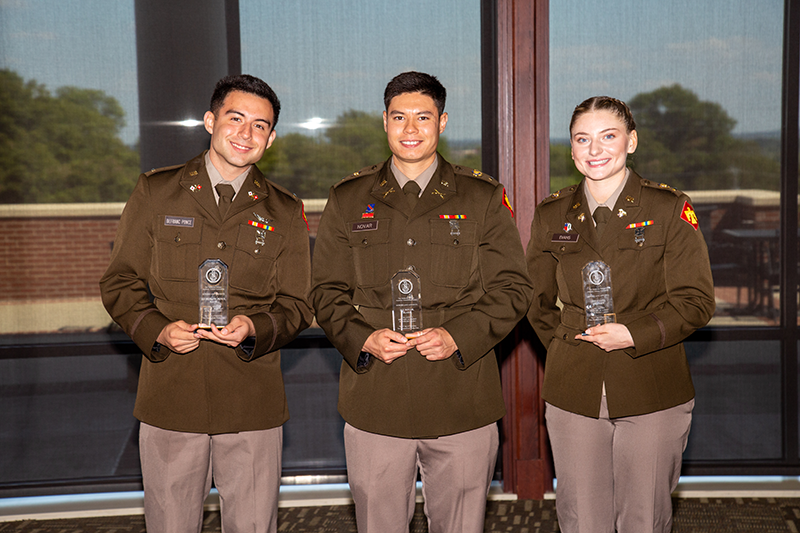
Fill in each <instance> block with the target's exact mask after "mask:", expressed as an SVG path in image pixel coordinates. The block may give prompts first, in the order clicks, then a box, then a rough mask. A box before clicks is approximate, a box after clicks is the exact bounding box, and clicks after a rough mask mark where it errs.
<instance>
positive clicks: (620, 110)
mask: <svg viewBox="0 0 800 533" xmlns="http://www.w3.org/2000/svg"><path fill="white" fill-rule="evenodd" d="M600 110H604V111H610V112H612V113H613V114H615V115H617V116H618V117H619V118H620V119H621V120H622V122H624V123H625V128H626V129H627V130H628V131H627V132H628V133H630V132H632V131H633V130H635V129H636V122H635V121H634V120H633V114H632V113H631V110H630V108H629V107H628V104H626V103H625V102H623V101H622V100H618V99H616V98H612V97H610V96H592V97H591V98H588V99H586V100H584V101H583V102H581V103H580V104H578V105H577V106H576V107H575V110H574V111H573V112H572V120H570V122H569V131H570V132H572V126H574V125H575V121H576V120H578V117H580V116H581V115H583V114H585V113H589V112H590V111H600Z"/></svg>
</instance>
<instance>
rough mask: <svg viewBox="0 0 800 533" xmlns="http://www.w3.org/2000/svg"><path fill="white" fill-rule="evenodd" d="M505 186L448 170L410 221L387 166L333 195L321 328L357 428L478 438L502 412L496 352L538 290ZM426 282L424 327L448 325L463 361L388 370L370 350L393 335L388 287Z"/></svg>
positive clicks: (320, 291) (324, 236) (325, 220)
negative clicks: (387, 333)
mask: <svg viewBox="0 0 800 533" xmlns="http://www.w3.org/2000/svg"><path fill="white" fill-rule="evenodd" d="M506 205H507V199H505V193H504V188H503V186H502V185H500V184H499V183H498V182H497V181H496V180H494V179H493V178H491V177H488V176H485V175H483V174H481V173H480V172H478V171H473V170H472V169H467V168H462V167H459V166H452V165H451V164H450V163H448V162H447V161H445V160H444V159H443V158H442V157H441V156H439V164H438V167H437V170H436V172H435V173H434V175H433V176H432V178H431V181H430V183H429V184H428V186H427V187H426V189H425V191H424V192H423V194H422V196H421V198H420V200H419V202H418V204H417V206H416V207H415V208H414V210H413V212H409V211H410V209H409V208H408V207H407V203H406V199H405V197H404V194H403V191H402V190H401V189H400V187H399V186H398V184H397V181H396V179H395V178H394V175H393V173H392V171H391V166H390V162H389V161H386V162H384V163H383V164H380V165H375V166H373V167H369V168H366V169H363V170H361V171H359V172H356V173H355V174H353V175H352V176H350V177H348V178H345V179H344V180H342V181H341V182H339V183H338V184H336V185H335V186H333V187H332V188H331V191H330V196H329V198H328V203H327V205H326V207H325V212H324V213H323V215H322V219H321V221H320V227H319V233H318V236H317V241H316V245H315V249H314V266H313V274H312V300H313V302H314V306H315V309H316V316H317V322H318V323H319V324H320V326H321V327H322V328H323V329H324V330H325V333H326V334H327V335H328V338H329V339H330V340H331V342H332V343H333V345H334V346H335V347H336V348H337V349H338V350H339V352H341V353H342V355H343V357H344V361H343V363H342V368H341V372H340V382H339V412H340V413H341V414H342V416H343V417H344V419H345V420H346V421H347V422H348V423H350V424H351V425H353V426H354V427H356V428H359V429H361V430H364V431H369V432H372V433H378V434H383V435H390V436H396V437H406V438H424V437H438V436H442V435H452V434H455V433H460V432H463V431H467V430H471V429H475V428H479V427H482V426H485V425H487V424H490V423H492V422H495V421H496V420H498V419H500V418H501V417H502V416H503V415H504V414H505V406H504V404H503V397H502V392H501V389H500V376H499V371H498V366H497V360H496V357H495V354H494V346H495V345H496V344H497V343H498V342H499V341H501V340H502V339H503V338H504V337H505V336H506V335H507V334H508V333H509V332H510V331H511V330H512V329H513V328H514V326H515V325H516V324H517V322H518V321H519V320H520V318H522V316H524V314H525V311H526V310H527V307H528V304H529V302H530V292H531V286H530V281H529V279H528V275H527V272H526V269H525V261H524V252H523V249H522V245H521V243H520V238H519V232H518V231H517V229H516V226H515V225H514V221H513V218H512V216H513V215H512V213H511V210H510V208H509V207H506ZM408 268H413V270H414V271H415V272H416V273H417V274H419V276H420V279H421V293H422V296H421V301H422V307H423V319H422V320H423V328H430V327H436V326H442V327H443V328H445V329H446V330H447V331H448V332H449V333H450V334H451V335H452V337H453V339H454V340H455V342H456V344H457V345H458V348H459V351H460V354H454V355H453V356H452V357H450V358H449V359H447V360H444V361H428V360H426V359H425V358H424V357H423V356H422V355H420V353H419V352H418V351H417V350H416V349H411V350H409V351H408V353H406V355H404V356H403V357H400V358H398V359H396V360H395V361H393V362H392V364H390V365H387V364H385V363H383V362H382V361H380V360H377V359H376V358H374V357H373V358H371V360H370V362H369V364H368V365H367V366H365V367H363V366H359V363H358V361H359V356H360V353H361V348H362V347H363V345H364V342H365V341H366V340H367V337H369V336H370V334H372V333H373V332H374V331H376V330H378V329H382V328H389V329H391V327H392V287H391V283H390V279H391V277H392V276H393V275H394V274H395V273H396V272H397V271H399V270H403V269H408Z"/></svg>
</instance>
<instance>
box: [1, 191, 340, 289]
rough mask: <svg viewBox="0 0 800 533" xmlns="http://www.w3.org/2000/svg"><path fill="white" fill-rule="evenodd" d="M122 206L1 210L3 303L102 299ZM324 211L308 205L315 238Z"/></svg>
mask: <svg viewBox="0 0 800 533" xmlns="http://www.w3.org/2000/svg"><path fill="white" fill-rule="evenodd" d="M123 206H124V204H65V205H38V206H37V205H34V206H0V250H2V252H0V257H1V258H2V259H0V265H1V268H0V302H3V301H5V302H9V301H26V300H60V299H75V298H78V299H86V298H90V299H94V298H97V299H99V298H100V288H99V286H98V281H99V280H100V277H101V276H102V275H103V273H104V272H105V270H106V268H107V267H108V262H109V260H110V258H111V243H112V242H113V241H114V235H115V234H116V231H117V225H118V223H119V216H120V214H121V213H122V208H123ZM323 207H324V200H322V201H321V204H320V201H319V200H311V201H309V202H306V218H307V219H308V225H309V228H310V230H311V235H313V236H316V234H317V228H318V227H319V219H320V216H321V214H322V213H321V211H322V208H323Z"/></svg>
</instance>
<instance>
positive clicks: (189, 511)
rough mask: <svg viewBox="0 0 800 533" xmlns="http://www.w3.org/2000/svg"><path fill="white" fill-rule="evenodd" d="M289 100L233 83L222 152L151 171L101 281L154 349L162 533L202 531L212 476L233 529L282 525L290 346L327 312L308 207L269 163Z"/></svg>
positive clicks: (221, 111)
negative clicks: (206, 306)
mask: <svg viewBox="0 0 800 533" xmlns="http://www.w3.org/2000/svg"><path fill="white" fill-rule="evenodd" d="M279 112H280V102H279V101H278V97H277V96H276V95H275V93H274V92H273V91H272V89H271V88H270V87H269V85H267V84H266V83H264V82H263V81H262V80H260V79H258V78H254V77H252V76H247V75H241V76H229V77H227V78H223V79H222V80H220V81H219V82H218V83H217V86H216V88H215V90H214V94H213V96H212V98H211V109H210V110H209V111H208V112H206V114H205V116H204V117H203V119H204V125H205V128H206V130H207V131H208V132H209V133H210V134H211V144H210V147H209V149H208V150H207V151H206V152H204V153H203V154H200V155H199V156H197V157H196V158H194V159H192V160H191V161H189V162H187V163H186V164H183V165H179V166H175V167H169V168H164V169H159V170H153V171H151V172H148V173H146V174H143V175H142V176H140V178H139V182H138V184H137V185H136V188H135V190H134V191H133V194H132V195H131V198H130V200H128V203H127V204H126V206H125V210H124V212H123V213H122V218H121V220H120V224H119V229H118V230H117V237H116V240H115V242H114V249H113V253H112V256H111V264H110V266H109V267H108V270H107V271H106V273H105V275H104V276H103V279H102V280H101V281H100V288H101V292H102V296H103V303H104V304H105V306H106V309H107V310H108V312H109V314H110V315H111V316H112V317H113V318H114V320H115V321H116V322H117V323H119V325H120V326H121V327H122V329H124V330H125V332H126V333H127V334H128V335H130V337H131V339H133V341H134V342H135V343H136V345H137V346H138V347H139V348H140V349H141V350H142V353H143V354H144V357H143V358H142V367H141V372H140V376H139V390H138V393H137V396H136V406H135V408H134V415H135V416H136V418H138V419H139V420H140V421H141V426H140V436H139V447H140V456H141V462H142V475H143V477H144V506H145V519H146V522H147V530H148V531H149V532H151V533H154V532H165V533H175V532H187V533H188V532H193V533H198V532H199V531H200V530H201V529H202V523H203V522H202V520H203V502H204V501H205V498H206V496H207V495H208V492H209V490H210V488H211V482H212V480H213V482H214V484H215V485H216V487H217V490H218V491H219V495H220V506H221V512H222V523H223V527H224V528H225V529H226V530H228V531H254V532H274V531H277V502H278V489H279V485H280V474H281V453H282V442H283V433H282V425H283V423H284V422H285V421H286V420H287V419H288V418H289V413H288V410H287V407H286V397H285V394H284V389H283V379H282V377H281V369H280V352H279V351H278V350H279V348H281V347H282V346H284V345H285V344H286V343H288V342H289V341H291V340H292V339H294V338H295V337H296V336H297V334H298V333H299V332H300V331H302V330H303V329H305V328H306V327H307V326H308V324H309V323H310V322H311V319H312V311H311V308H310V305H309V302H308V289H309V280H310V273H309V270H310V260H309V241H308V234H307V225H306V222H305V217H304V215H303V209H302V205H301V203H300V201H299V200H298V199H297V198H296V197H295V196H294V195H292V194H291V193H289V192H288V191H286V190H284V189H282V188H281V187H279V186H277V185H275V184H273V183H271V182H269V181H267V180H266V179H265V178H264V176H263V175H262V174H261V172H259V170H258V169H257V168H256V167H255V163H256V162H257V161H259V160H260V159H261V156H262V155H263V154H264V151H265V150H266V149H267V148H269V147H270V145H271V144H272V142H273V141H274V140H275V135H276V134H275V125H276V124H277V122H278V114H279ZM208 260H212V261H213V260H216V262H214V263H211V264H212V265H213V266H212V267H209V268H207V267H206V265H209V263H208V262H207V261H208ZM201 268H202V270H201ZM226 284H227V290H221V289H222V288H223V287H224V286H225V285H226ZM200 292H204V293H206V294H207V293H211V292H215V293H216V294H218V295H220V294H224V293H227V295H226V296H221V297H219V298H217V302H218V303H220V304H224V305H225V306H227V312H226V311H225V310H224V309H223V310H222V311H220V312H218V313H217V315H216V316H215V317H212V318H208V316H207V315H205V314H204V313H203V312H202V311H201V304H200V296H199V293H200ZM201 316H202V317H205V318H206V319H201Z"/></svg>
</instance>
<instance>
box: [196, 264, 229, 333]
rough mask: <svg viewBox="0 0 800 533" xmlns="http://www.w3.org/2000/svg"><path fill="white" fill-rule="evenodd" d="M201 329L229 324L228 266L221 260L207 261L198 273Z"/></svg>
mask: <svg viewBox="0 0 800 533" xmlns="http://www.w3.org/2000/svg"><path fill="white" fill-rule="evenodd" d="M198 279H199V283H198V291H199V292H198V296H199V301H200V327H201V328H206V329H208V328H210V327H211V324H214V325H215V326H217V327H218V328H221V327H222V326H224V325H226V324H227V323H228V265H226V264H225V263H223V262H222V261H220V260H219V259H206V260H205V261H203V264H202V265H200V269H199V272H198Z"/></svg>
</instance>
